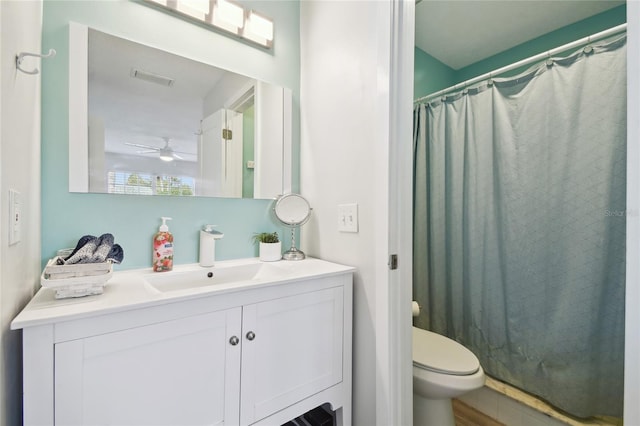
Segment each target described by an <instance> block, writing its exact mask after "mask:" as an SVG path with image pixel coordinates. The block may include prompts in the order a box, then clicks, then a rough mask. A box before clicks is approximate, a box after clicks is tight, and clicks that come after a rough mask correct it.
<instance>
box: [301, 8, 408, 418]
mask: <svg viewBox="0 0 640 426" xmlns="http://www.w3.org/2000/svg"><path fill="white" fill-rule="evenodd" d="M391 9H392V8H391V2H377V1H340V2H335V1H322V0H320V1H304V2H301V6H300V33H301V34H300V49H301V73H300V104H301V149H300V151H301V154H300V157H301V158H300V169H301V172H300V176H301V178H300V182H301V184H300V188H301V191H300V192H301V193H302V194H303V195H304V196H305V197H306V198H307V199H308V200H309V202H310V204H311V206H312V207H313V214H312V219H311V220H310V222H309V223H307V224H306V225H304V227H303V228H302V239H301V240H302V249H303V250H304V251H305V252H307V254H309V255H311V256H314V257H321V258H324V259H327V260H332V261H336V262H339V263H343V264H348V265H352V266H355V267H356V268H357V273H356V274H355V279H354V342H353V356H354V360H353V424H355V425H375V424H376V423H377V424H387V423H385V420H384V419H385V418H388V417H387V416H386V413H387V412H388V407H386V405H387V401H389V400H390V398H389V396H388V395H386V397H383V398H382V399H377V395H376V393H378V394H380V392H381V389H380V387H378V388H377V383H378V382H380V378H381V377H382V376H386V375H388V374H387V373H388V364H386V361H387V360H386V359H379V358H377V355H376V350H377V347H376V343H377V341H376V339H377V336H376V322H377V320H378V319H377V318H376V293H377V289H378V288H387V287H388V282H389V270H388V267H387V257H388V254H389V232H388V230H389V115H388V113H389V93H388V88H389V61H390V58H389V49H390V44H391V43H390V40H391V34H390V22H391ZM380 23H382V25H379V24H380ZM381 47H382V48H381ZM409 143H410V141H409ZM345 203H357V204H358V209H359V232H358V233H343V232H338V229H337V225H338V205H339V204H345ZM408 309H409V308H408V305H407V312H408ZM383 334H384V333H383ZM379 337H380V336H378V338H379ZM377 361H378V362H377ZM382 381H383V382H385V379H384V378H383V379H382ZM380 413H382V414H380Z"/></svg>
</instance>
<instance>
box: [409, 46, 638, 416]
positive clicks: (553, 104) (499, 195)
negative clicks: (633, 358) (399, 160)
mask: <svg viewBox="0 0 640 426" xmlns="http://www.w3.org/2000/svg"><path fill="white" fill-rule="evenodd" d="M587 51H588V49H587ZM414 149H415V170H414V174H415V177H414V181H415V187H414V229H415V231H414V232H415V235H414V277H413V278H414V280H413V286H414V287H413V292H414V298H415V299H417V300H418V302H419V303H420V305H421V306H422V307H423V309H422V311H421V314H420V316H419V317H418V318H417V319H416V324H415V325H416V326H418V327H421V328H425V329H429V330H433V331H435V332H438V333H441V334H444V335H447V336H449V337H451V338H453V339H455V340H457V341H458V342H461V343H462V344H464V345H465V346H467V347H469V348H470V349H471V350H472V351H473V352H474V353H475V354H476V355H477V356H478V358H479V360H480V363H481V365H482V366H483V368H484V369H485V371H486V372H487V373H488V374H489V375H491V376H493V377H495V378H497V379H500V380H502V381H505V382H508V383H511V384H512V385H514V386H516V387H518V388H521V389H523V390H525V391H527V392H529V393H532V394H534V395H537V396H539V397H541V398H542V399H544V400H547V401H549V402H550V403H551V404H553V405H555V406H556V407H558V408H560V409H562V410H565V411H567V412H569V413H570V414H573V415H576V416H579V417H588V416H591V415H596V414H597V415H611V416H617V417H622V402H623V355H624V354H623V351H624V292H625V289H624V286H625V281H624V280H625V276H624V274H625V222H626V220H625V216H626V214H627V213H629V214H639V212H626V210H625V197H626V195H625V193H626V38H625V37H621V38H619V39H617V40H614V41H609V42H606V43H602V44H601V45H599V46H595V47H594V48H593V50H592V51H591V52H589V53H585V51H580V52H577V53H575V54H573V55H571V56H569V57H566V58H554V61H553V64H549V65H547V64H542V65H540V66H538V67H534V68H532V69H530V70H529V71H527V72H525V73H523V74H521V75H519V76H517V77H514V78H508V79H494V80H493V81H488V82H484V83H482V84H480V85H479V86H478V87H475V88H470V89H468V90H466V91H465V92H461V93H457V94H453V95H451V96H448V97H446V98H441V99H437V100H435V101H433V102H430V103H420V104H417V105H416V106H415V109H414Z"/></svg>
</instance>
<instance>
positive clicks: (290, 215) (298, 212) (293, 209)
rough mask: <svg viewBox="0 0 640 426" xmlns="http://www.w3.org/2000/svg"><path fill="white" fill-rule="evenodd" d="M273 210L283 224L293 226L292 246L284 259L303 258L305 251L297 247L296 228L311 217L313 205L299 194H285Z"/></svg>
mask: <svg viewBox="0 0 640 426" xmlns="http://www.w3.org/2000/svg"><path fill="white" fill-rule="evenodd" d="M273 212H274V213H275V215H276V218H277V219H278V220H279V221H280V222H282V224H284V225H286V226H288V227H290V228H291V248H290V249H289V250H287V251H286V252H285V253H284V254H283V255H282V258H283V259H284V260H303V259H304V258H305V257H306V256H305V254H304V252H302V251H301V250H298V249H297V248H296V238H295V230H296V228H298V227H300V226H302V225H304V224H305V223H307V222H308V221H309V219H310V218H311V206H310V205H309V202H308V201H307V199H306V198H304V197H303V196H302V195H299V194H285V195H282V196H281V197H279V198H278V199H277V200H276V203H275V206H274V207H273Z"/></svg>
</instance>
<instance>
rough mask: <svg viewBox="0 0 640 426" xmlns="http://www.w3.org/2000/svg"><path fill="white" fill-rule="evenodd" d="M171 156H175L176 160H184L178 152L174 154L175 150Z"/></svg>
mask: <svg viewBox="0 0 640 426" xmlns="http://www.w3.org/2000/svg"><path fill="white" fill-rule="evenodd" d="M173 158H177V159H178V160H184V158H182V157H180V156H179V155H178V154H176V152H175V151H173Z"/></svg>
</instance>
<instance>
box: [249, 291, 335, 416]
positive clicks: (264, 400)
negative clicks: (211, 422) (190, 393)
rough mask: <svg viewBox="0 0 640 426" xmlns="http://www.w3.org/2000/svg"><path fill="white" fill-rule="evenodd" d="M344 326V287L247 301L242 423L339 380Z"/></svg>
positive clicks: (278, 408)
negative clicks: (266, 299) (249, 303)
mask: <svg viewBox="0 0 640 426" xmlns="http://www.w3.org/2000/svg"><path fill="white" fill-rule="evenodd" d="M342 326H343V289H342V287H335V288H329V289H325V290H321V291H315V292H311V293H304V294H300V295H296V296H291V297H285V298H280V299H275V300H270V301H266V302H261V303H256V304H253V305H247V306H244V308H243V313H242V333H243V336H242V338H243V342H242V384H241V389H242V396H241V402H240V406H241V411H240V424H242V425H248V424H251V423H254V422H256V421H258V420H260V419H263V418H265V417H267V416H269V415H270V414H273V413H275V412H277V411H279V410H281V409H283V408H285V407H288V406H289V405H291V404H293V403H296V402H298V401H300V400H302V399H304V398H306V397H308V396H310V395H313V394H315V393H317V392H319V391H321V390H323V389H326V388H328V387H330V386H332V385H334V384H336V383H339V382H340V381H341V380H342V346H343V344H342V342H343V340H342V333H343V328H342ZM251 333H253V334H251ZM252 338H253V339H252Z"/></svg>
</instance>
